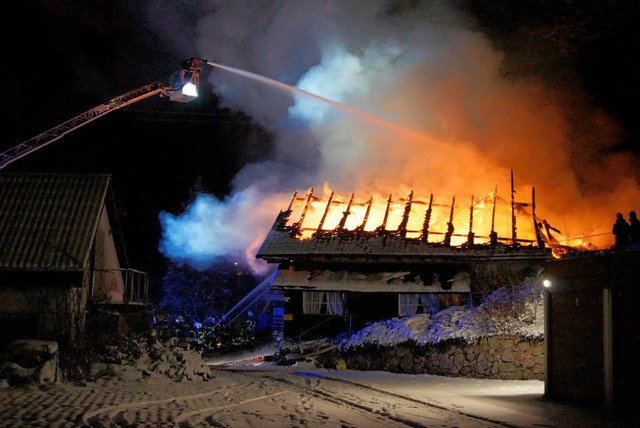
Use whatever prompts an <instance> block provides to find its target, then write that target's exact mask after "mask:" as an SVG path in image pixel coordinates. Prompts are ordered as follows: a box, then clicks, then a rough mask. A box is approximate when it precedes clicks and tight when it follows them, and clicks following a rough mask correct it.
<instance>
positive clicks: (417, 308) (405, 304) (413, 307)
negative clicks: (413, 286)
mask: <svg viewBox="0 0 640 428" xmlns="http://www.w3.org/2000/svg"><path fill="white" fill-rule="evenodd" d="M439 310H440V298H439V297H438V294H436V293H421V294H417V293H414V294H398V315H399V316H401V317H408V316H411V315H415V314H417V313H424V314H433V313H436V312H438V311H439Z"/></svg>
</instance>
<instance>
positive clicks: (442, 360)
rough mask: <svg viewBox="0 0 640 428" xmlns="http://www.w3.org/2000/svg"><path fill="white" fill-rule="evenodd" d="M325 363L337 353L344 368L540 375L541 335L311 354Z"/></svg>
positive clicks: (532, 377) (484, 375)
mask: <svg viewBox="0 0 640 428" xmlns="http://www.w3.org/2000/svg"><path fill="white" fill-rule="evenodd" d="M316 358H317V360H318V362H319V363H320V364H322V365H323V366H324V367H327V368H336V367H338V366H339V364H340V359H342V360H343V361H344V363H345V365H346V368H347V369H350V370H364V371H367V370H380V371H387V372H392V373H407V374H433V375H440V376H451V377H468V378H480V379H504V380H543V379H544V372H545V357H544V339H543V338H535V339H532V338H522V337H518V336H490V337H484V338H480V339H477V340H475V341H473V342H471V343H466V342H464V341H462V340H449V341H445V342H441V343H438V344H435V345H430V346H421V345H416V344H414V343H412V342H407V343H403V344H400V345H397V346H392V347H375V346H370V347H358V348H354V349H350V350H334V351H332V352H327V353H325V354H321V355H318V356H316Z"/></svg>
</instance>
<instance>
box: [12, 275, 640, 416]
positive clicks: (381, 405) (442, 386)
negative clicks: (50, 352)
mask: <svg viewBox="0 0 640 428" xmlns="http://www.w3.org/2000/svg"><path fill="white" fill-rule="evenodd" d="M514 293H517V295H519V296H527V299H524V300H527V303H526V304H524V306H522V305H521V308H524V309H522V310H521V311H520V312H518V313H520V314H521V316H519V317H516V318H515V319H514V320H511V321H507V320H500V319H499V318H500V317H498V319H494V317H495V315H496V314H497V313H499V312H500V311H499V309H500V308H503V306H502V303H500V300H501V299H506V298H510V299H514V298H515V299H516V300H517V299H519V297H517V295H516V294H514ZM540 293H541V290H540V289H539V288H538V284H537V283H536V282H535V281H529V282H525V283H523V284H522V286H521V287H518V288H517V290H514V291H513V292H509V293H507V292H505V291H504V290H502V291H498V292H496V293H494V294H493V295H492V296H491V297H490V298H488V299H486V301H485V302H483V304H481V305H478V306H477V307H475V308H463V307H455V308H449V309H447V310H445V311H442V312H440V313H437V314H434V315H433V316H431V317H429V316H427V315H416V316H413V317H407V318H398V319H393V320H387V321H383V322H379V323H374V324H371V325H369V326H367V328H365V329H363V330H362V331H360V332H356V333H355V334H353V335H351V336H348V337H345V338H343V339H342V342H341V343H340V345H339V346H346V347H349V346H357V345H359V344H364V343H376V342H377V343H380V344H385V345H390V344H394V343H400V342H403V341H406V340H415V341H418V342H423V343H426V342H434V341H438V340H443V339H446V338H450V337H462V338H465V339H469V340H470V339H473V338H474V337H477V335H479V334H486V331H495V332H501V331H505V330H507V331H515V330H517V331H521V332H523V334H531V335H538V334H542V330H541V325H542V322H543V320H542V316H541V313H540V312H539V310H540V309H541V306H542V305H541V301H540ZM524 300H522V301H523V302H524ZM503 303H504V302H503ZM483 305H484V306H483ZM527 305H528V306H527ZM503 309H504V308H503ZM274 351H275V349H274V347H273V345H270V344H268V345H265V346H264V347H263V348H259V349H254V350H252V351H248V352H244V353H236V354H226V355H221V356H218V357H216V358H208V359H205V360H202V357H200V356H199V354H197V353H195V352H185V353H180V352H178V353H177V354H176V355H175V356H176V357H178V358H176V359H175V361H173V360H171V359H169V360H167V361H164V360H163V361H164V363H163V364H161V365H158V363H157V361H153V366H152V365H150V363H151V361H147V362H144V363H145V364H141V361H138V363H137V364H136V365H110V366H108V367H104V369H105V370H103V371H102V372H101V374H100V375H99V376H97V378H96V379H95V380H94V381H92V382H88V383H87V384H86V385H85V386H77V385H70V384H63V383H55V384H44V385H39V386H38V385H14V386H9V387H6V388H4V389H0V415H2V417H0V427H42V426H51V427H53V426H59V427H62V426H68V427H76V426H87V427H88V426H112V427H114V426H136V427H143V426H154V427H161V426H172V427H175V426H178V427H189V426H225V427H248V426H260V427H283V426H290V427H315V426H323V427H360V426H362V427H367V428H371V427H388V426H416V427H419V426H429V427H430V426H443V427H454V426H455V427H461V428H462V427H469V428H472V427H495V426H500V427H534V426H538V427H586V428H589V427H626V426H640V425H635V423H636V422H639V421H628V420H623V419H622V418H621V417H620V416H616V415H610V414H606V412H604V410H602V409H597V408H587V407H580V406H573V405H567V404H562V403H557V402H551V401H548V400H546V399H545V398H544V382H542V381H536V380H532V381H506V380H489V379H482V380H481V379H469V378H450V377H442V376H433V375H407V374H394V373H388V372H380V371H367V372H361V371H353V370H337V369H327V368H320V367H319V366H318V365H317V364H315V362H314V360H313V357H310V358H301V359H298V360H296V361H295V363H294V364H291V365H279V364H275V363H274V362H272V361H270V360H271V358H269V357H272V356H273V354H274ZM164 352H165V353H164V354H162V355H169V354H167V352H168V351H166V350H165V351H164ZM178 354H180V355H178ZM171 355H173V354H171ZM183 359H189V360H193V361H187V362H186V363H185V362H184V361H180V360H183ZM196 360H197V361H196ZM178 364H179V365H180V367H182V368H183V370H184V368H189V370H192V371H199V370H201V367H202V365H203V364H204V365H205V366H207V365H208V366H209V367H210V368H211V372H212V377H211V378H209V379H204V378H203V377H199V376H196V377H193V379H195V380H188V379H187V378H186V377H182V378H176V376H168V375H166V373H168V370H170V369H171V367H174V366H176V365H178ZM151 367H155V368H156V369H153V370H152V369H150V368H151ZM158 367H162V368H163V370H164V371H158V370H157V368H158ZM174 372H175V370H174Z"/></svg>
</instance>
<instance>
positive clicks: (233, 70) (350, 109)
mask: <svg viewBox="0 0 640 428" xmlns="http://www.w3.org/2000/svg"><path fill="white" fill-rule="evenodd" d="M198 61H202V62H204V63H206V64H208V65H210V66H212V67H217V68H220V69H222V70H226V71H229V72H231V73H235V74H237V75H240V76H244V77H247V78H249V79H253V80H257V81H259V82H263V83H266V84H269V85H271V86H275V87H277V88H280V89H284V90H286V91H289V92H292V93H297V94H301V95H305V96H307V97H311V98H314V99H316V100H318V101H322V102H324V103H327V104H330V105H332V106H334V107H337V108H339V109H341V110H343V111H346V112H348V113H351V114H353V115H355V116H358V117H360V118H362V119H365V120H366V121H369V122H372V123H375V124H376V125H379V126H382V127H385V128H388V129H390V130H392V131H395V132H397V133H399V134H401V135H403V136H405V137H407V138H410V139H413V140H417V141H423V142H427V143H430V144H438V145H441V144H443V143H442V142H440V141H437V140H434V139H433V138H430V137H427V136H426V135H424V134H421V133H419V132H415V131H411V130H410V129H407V128H404V127H402V126H400V125H397V124H395V123H393V122H390V121H388V120H386V119H383V118H381V117H378V116H375V115H373V114H371V113H367V112H364V111H362V110H358V109H356V108H354V107H351V106H348V105H346V104H342V103H339V102H337V101H333V100H330V99H329V98H325V97H321V96H320V95H317V94H314V93H313V92H309V91H305V90H304V89H300V88H297V87H295V86H292V85H287V84H286V83H282V82H280V81H278V80H274V79H270V78H268V77H265V76H262V75H260V74H256V73H252V72H250V71H246V70H241V69H239V68H234V67H229V66H226V65H222V64H219V63H216V62H213V61H207V60H205V59H201V60H198Z"/></svg>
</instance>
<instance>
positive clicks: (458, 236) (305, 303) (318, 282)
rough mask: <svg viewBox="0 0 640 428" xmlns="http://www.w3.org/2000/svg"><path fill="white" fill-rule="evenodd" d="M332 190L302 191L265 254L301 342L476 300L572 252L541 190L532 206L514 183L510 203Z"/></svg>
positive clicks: (288, 325) (492, 198)
mask: <svg viewBox="0 0 640 428" xmlns="http://www.w3.org/2000/svg"><path fill="white" fill-rule="evenodd" d="M512 177H513V174H512ZM512 183H513V178H512ZM325 193H328V194H329V196H328V197H326V198H325V197H319V196H316V194H315V191H314V189H313V188H311V189H310V190H309V191H308V192H305V194H304V196H302V197H300V196H299V193H298V192H296V193H294V195H293V197H292V198H291V201H290V203H289V206H288V207H287V208H286V209H285V210H283V211H280V213H279V215H278V216H277V218H276V220H275V222H274V224H273V226H272V228H271V230H270V231H269V233H268V234H267V237H266V239H265V240H264V242H263V244H262V246H261V247H260V249H259V250H258V252H257V255H256V256H257V257H258V258H262V259H264V260H265V261H267V262H268V263H273V264H278V270H279V272H278V275H277V277H276V278H275V280H274V282H273V284H272V287H273V288H274V289H276V290H282V291H283V292H284V298H285V318H284V321H285V323H284V326H285V327H284V328H285V332H286V334H287V335H288V336H291V337H304V338H312V337H317V336H323V335H330V334H335V333H339V332H342V331H348V330H351V329H359V328H361V327H363V326H364V325H366V323H368V322H371V321H376V320H382V319H389V318H393V317H398V316H410V315H414V314H416V313H433V312H437V311H439V310H442V309H445V308H447V307H449V306H453V305H459V304H464V303H474V302H476V301H479V300H480V299H481V298H482V297H483V296H484V295H486V294H488V293H489V292H490V291H492V290H494V289H495V288H498V287H500V286H504V285H508V284H509V283H515V282H516V281H519V280H521V279H523V278H524V277H525V276H527V275H529V274H531V273H533V272H535V270H536V269H538V268H539V267H541V265H542V264H543V263H544V262H545V261H548V260H550V259H553V258H554V257H559V256H560V255H561V254H562V253H563V252H565V251H567V249H568V247H566V246H563V245H561V244H560V242H559V240H558V239H557V238H556V237H555V236H554V235H553V234H554V233H556V234H557V233H559V232H558V231H557V230H556V229H554V228H553V227H552V226H550V225H549V224H548V223H547V222H546V221H545V220H541V219H538V218H537V216H536V212H535V189H532V193H531V201H529V202H518V201H516V200H515V192H514V191H513V185H512V191H511V198H510V199H504V198H501V197H499V196H498V195H497V192H496V191H493V192H490V193H489V194H488V195H487V196H485V197H480V198H474V197H473V196H472V197H471V199H470V200H469V202H468V204H459V203H458V202H456V198H455V196H453V197H452V198H451V199H448V198H447V200H444V199H441V198H438V197H437V196H436V195H433V194H430V195H428V197H422V196H420V195H416V194H414V192H413V191H410V192H409V193H408V194H407V195H404V197H402V198H397V197H394V195H388V196H387V197H384V198H382V197H375V196H369V197H367V198H364V199H362V198H358V197H357V196H356V195H355V194H351V195H350V197H348V198H342V197H339V196H337V195H336V192H335V191H331V192H325Z"/></svg>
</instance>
